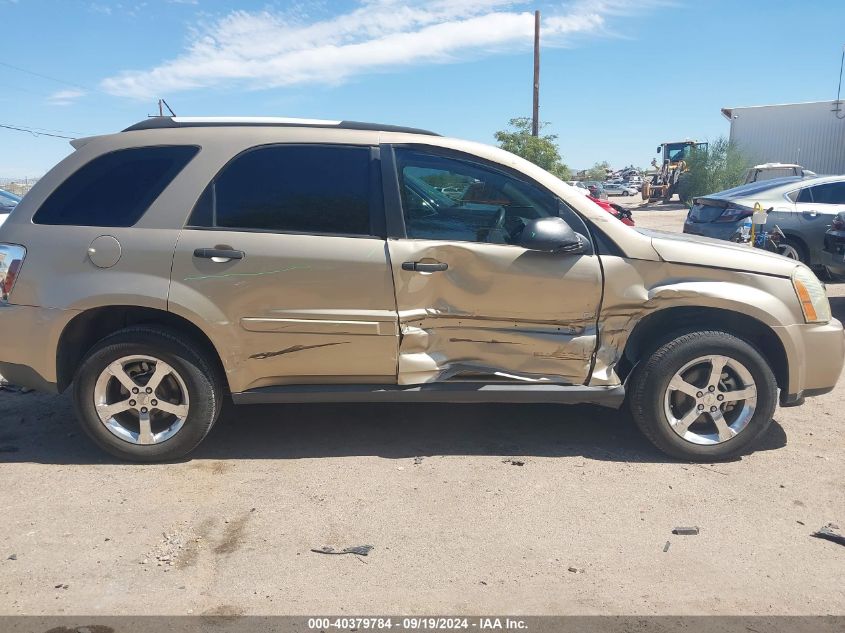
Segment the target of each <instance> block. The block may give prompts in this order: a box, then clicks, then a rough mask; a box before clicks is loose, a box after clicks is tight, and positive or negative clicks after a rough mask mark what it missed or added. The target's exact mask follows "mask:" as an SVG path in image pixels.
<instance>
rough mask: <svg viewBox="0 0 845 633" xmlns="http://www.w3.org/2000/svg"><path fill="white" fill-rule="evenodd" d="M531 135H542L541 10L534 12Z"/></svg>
mask: <svg viewBox="0 0 845 633" xmlns="http://www.w3.org/2000/svg"><path fill="white" fill-rule="evenodd" d="M531 135H532V136H539V135H540V11H535V12H534V108H533V110H532V112H531Z"/></svg>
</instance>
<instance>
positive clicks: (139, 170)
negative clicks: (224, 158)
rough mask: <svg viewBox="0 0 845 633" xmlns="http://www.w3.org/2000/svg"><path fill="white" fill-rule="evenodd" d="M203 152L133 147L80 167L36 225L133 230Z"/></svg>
mask: <svg viewBox="0 0 845 633" xmlns="http://www.w3.org/2000/svg"><path fill="white" fill-rule="evenodd" d="M198 151H199V148H198V147H195V146H183V145H168V146H159V147H133V148H131V149H122V150H118V151H115V152H110V153H108V154H103V155H102V156H99V157H97V158H95V159H94V160H92V161H91V162H90V163H87V164H86V165H84V166H82V167H80V168H79V169H78V170H77V171H76V172H75V173H74V174H73V175H71V176H70V177H69V178H68V179H67V180H65V181H64V182H63V183H62V184H61V185H59V186H58V188H56V190H55V191H54V192H53V193H51V194H50V196H49V197H48V198H47V200H45V201H44V204H42V205H41V207H40V208H39V209H38V211H36V213H35V215H34V216H33V218H32V221H33V222H35V223H36V224H63V225H74V226H114V227H117V226H132V225H133V224H135V223H136V222H137V221H138V220H140V219H141V216H143V215H144V213H145V212H146V211H147V209H149V208H150V205H151V204H152V203H153V202H154V201H155V200H156V198H158V197H159V195H161V192H162V191H164V189H165V187H167V185H169V184H170V182H171V181H172V180H173V179H174V178H175V177H176V175H177V174H178V173H179V172H180V171H181V170H182V168H184V167H185V165H187V164H188V162H189V161H190V160H191V159H192V158H193V157H194V156H195V155H196V153H197V152H198Z"/></svg>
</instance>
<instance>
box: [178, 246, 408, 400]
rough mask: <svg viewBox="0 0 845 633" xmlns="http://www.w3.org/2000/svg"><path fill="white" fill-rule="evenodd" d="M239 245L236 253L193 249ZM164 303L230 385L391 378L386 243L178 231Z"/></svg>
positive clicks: (394, 329) (393, 345) (392, 332)
mask: <svg viewBox="0 0 845 633" xmlns="http://www.w3.org/2000/svg"><path fill="white" fill-rule="evenodd" d="M223 245H225V246H226V247H230V248H233V249H236V250H242V251H244V253H245V254H246V255H245V257H244V258H243V259H241V260H231V261H228V262H223V263H219V262H214V261H212V260H209V259H198V258H195V257H193V256H192V255H193V252H194V249H196V248H212V247H215V246H223ZM169 309H170V310H171V311H173V312H175V313H177V314H180V315H181V316H184V317H186V318H188V319H189V320H191V321H192V322H194V323H197V324H199V325H200V327H202V329H203V330H204V331H205V332H206V333H207V334H208V336H209V338H211V340H212V342H213V343H214V344H215V346H216V347H217V349H218V351H219V352H220V356H221V359H222V361H223V366H224V368H225V370H226V374H227V377H228V380H229V386H230V388H231V390H232V391H233V392H239V391H244V390H246V389H252V388H257V387H263V386H268V385H277V384H285V383H309V382H312V383H329V382H362V383H365V382H373V383H395V380H396V354H397V348H398V325H397V316H396V306H395V301H394V297H393V279H392V277H391V273H390V268H389V266H388V259H387V250H386V245H385V241H384V240H382V239H378V238H372V239H370V238H352V237H335V236H319V235H294V234H275V233H252V232H238V231H204V230H192V229H185V230H184V231H182V233H181V235H180V237H179V244H178V246H177V248H176V255H175V258H174V261H173V275H172V282H171V289H170V299H169Z"/></svg>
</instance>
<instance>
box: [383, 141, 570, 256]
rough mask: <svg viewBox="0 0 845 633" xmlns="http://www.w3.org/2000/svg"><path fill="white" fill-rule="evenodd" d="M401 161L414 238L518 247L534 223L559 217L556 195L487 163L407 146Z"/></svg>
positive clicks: (409, 228)
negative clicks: (529, 223)
mask: <svg viewBox="0 0 845 633" xmlns="http://www.w3.org/2000/svg"><path fill="white" fill-rule="evenodd" d="M396 159H397V168H398V172H399V181H400V182H399V185H400V190H401V194H402V211H403V214H404V218H405V231H406V234H407V236H408V237H409V238H412V239H429V240H448V241H460V242H482V243H488V244H516V243H517V241H518V238H519V235H520V233H521V231H522V229H523V227H524V226H525V223H526V222H527V221H528V220H533V219H537V218H544V217H550V216H557V215H558V205H559V202H558V200H557V199H556V198H555V197H554V196H553V195H551V194H549V193H547V192H545V191H543V190H541V189H540V188H538V187H537V186H535V185H533V184H530V183H528V182H525V181H523V180H520V179H518V178H515V177H514V176H511V175H510V174H507V173H505V172H502V171H498V170H496V169H493V168H490V167H488V166H486V165H482V164H479V163H476V162H473V161H471V160H462V159H456V158H451V157H446V156H439V155H437V154H429V153H426V152H424V151H420V150H417V149H407V148H397V149H396Z"/></svg>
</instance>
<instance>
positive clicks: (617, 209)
mask: <svg viewBox="0 0 845 633" xmlns="http://www.w3.org/2000/svg"><path fill="white" fill-rule="evenodd" d="M587 198H589V199H590V200H592V201H593V202H595V203H596V204H597V205H599V206H600V207H601V208H602V209H604V210H605V211H607V212H608V213H609V214H610V215H612V216H614V217H617V218H619V219H620V220H622V222H623V224H627V225H628V226H634V217H633V215H632V214H631V211H630V209H626V208H625V207H623V206H622V205H619V204H615V203H613V202H608V201H607V200H599V199H598V198H594V197H593V196H587Z"/></svg>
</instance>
